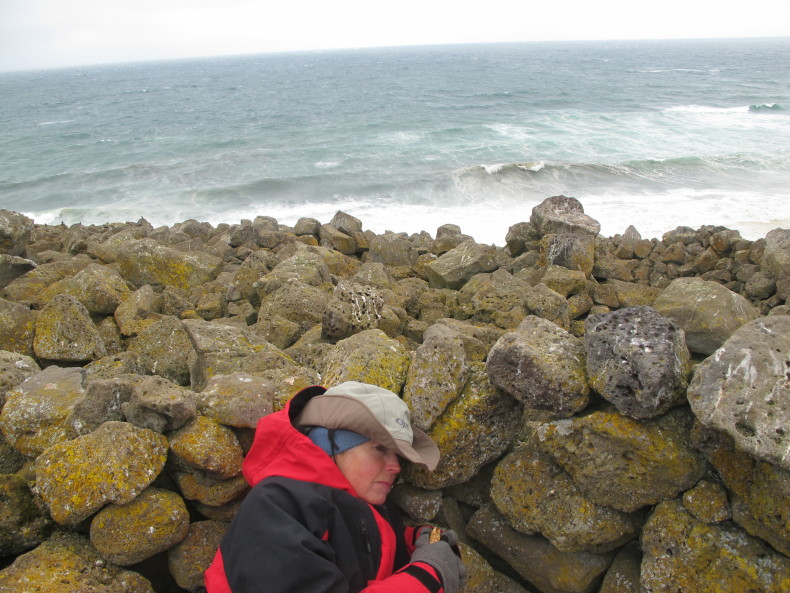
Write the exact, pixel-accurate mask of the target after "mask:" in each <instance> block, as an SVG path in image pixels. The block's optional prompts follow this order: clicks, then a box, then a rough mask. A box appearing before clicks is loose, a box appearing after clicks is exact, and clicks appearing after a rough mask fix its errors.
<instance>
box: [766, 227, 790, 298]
mask: <svg viewBox="0 0 790 593" xmlns="http://www.w3.org/2000/svg"><path fill="white" fill-rule="evenodd" d="M762 265H763V268H764V270H765V272H766V273H767V274H768V275H769V276H770V277H772V278H773V279H774V280H775V281H776V295H777V296H778V297H779V298H780V299H784V300H787V299H788V298H790V229H774V230H772V231H770V232H769V233H768V234H767V235H766V236H765V250H764V252H763V260H762Z"/></svg>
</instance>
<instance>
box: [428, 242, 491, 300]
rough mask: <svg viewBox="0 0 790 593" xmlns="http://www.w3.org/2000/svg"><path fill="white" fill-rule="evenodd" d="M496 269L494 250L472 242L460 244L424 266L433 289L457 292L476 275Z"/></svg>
mask: <svg viewBox="0 0 790 593" xmlns="http://www.w3.org/2000/svg"><path fill="white" fill-rule="evenodd" d="M496 269H497V262H496V258H495V257H494V249H493V248H492V247H487V246H485V245H480V244H478V243H475V242H474V241H466V242H465V243H461V245H459V246H458V247H456V248H455V249H451V250H450V251H448V252H447V253H445V254H443V255H442V256H441V257H439V259H437V260H435V261H432V262H430V263H428V264H426V266H425V271H426V273H427V275H428V282H429V283H430V285H431V286H432V287H434V288H451V289H453V290H458V289H459V288H461V287H462V286H463V285H464V284H466V283H467V282H469V280H470V279H471V278H472V277H473V276H475V275H476V274H480V273H485V272H493V271H494V270H496Z"/></svg>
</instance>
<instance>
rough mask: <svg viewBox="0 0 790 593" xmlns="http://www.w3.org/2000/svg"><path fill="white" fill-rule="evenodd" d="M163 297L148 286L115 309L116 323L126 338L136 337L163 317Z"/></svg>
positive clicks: (141, 288) (142, 287) (139, 289)
mask: <svg viewBox="0 0 790 593" xmlns="http://www.w3.org/2000/svg"><path fill="white" fill-rule="evenodd" d="M160 307H161V297H160V296H159V295H157V294H155V293H154V289H153V288H152V287H151V286H150V285H149V284H146V285H145V286H141V287H140V288H138V289H137V290H135V291H134V292H133V293H132V294H131V295H129V298H127V299H126V300H125V301H124V302H123V303H121V304H120V305H118V308H117V309H115V314H114V317H115V322H116V323H117V324H118V329H119V330H120V332H121V334H122V335H124V336H135V335H137V334H139V333H140V332H141V331H143V330H144V329H145V328H146V327H148V326H149V325H152V324H154V323H155V322H157V321H158V320H159V319H160V318H161V317H162V316H161V315H160V313H159V309H160Z"/></svg>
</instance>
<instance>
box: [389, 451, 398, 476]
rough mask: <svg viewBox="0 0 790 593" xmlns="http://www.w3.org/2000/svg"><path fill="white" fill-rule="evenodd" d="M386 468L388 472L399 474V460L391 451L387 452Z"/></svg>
mask: <svg viewBox="0 0 790 593" xmlns="http://www.w3.org/2000/svg"><path fill="white" fill-rule="evenodd" d="M386 468H387V471H388V472H392V473H395V474H397V473H400V459H398V455H397V454H396V453H393V452H392V451H390V452H389V454H388V455H387V464H386Z"/></svg>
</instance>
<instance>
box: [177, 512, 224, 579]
mask: <svg viewBox="0 0 790 593" xmlns="http://www.w3.org/2000/svg"><path fill="white" fill-rule="evenodd" d="M227 528H228V524H227V523H226V522H223V521H195V522H194V523H192V524H190V525H189V531H188V532H187V535H186V537H185V538H184V539H182V540H181V541H180V542H179V543H177V544H176V545H175V546H173V547H172V548H170V549H169V550H168V551H167V566H168V568H169V569H170V573H171V574H172V575H173V578H174V579H175V581H176V583H177V584H178V586H179V587H181V588H182V589H186V590H187V591H197V590H198V589H199V588H200V587H202V586H204V582H203V573H204V572H205V571H206V569H207V568H208V567H209V565H210V564H211V562H212V561H213V560H214V555H215V554H216V552H217V548H218V547H219V543H220V541H221V540H222V536H223V535H225V531H226V530H227Z"/></svg>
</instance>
